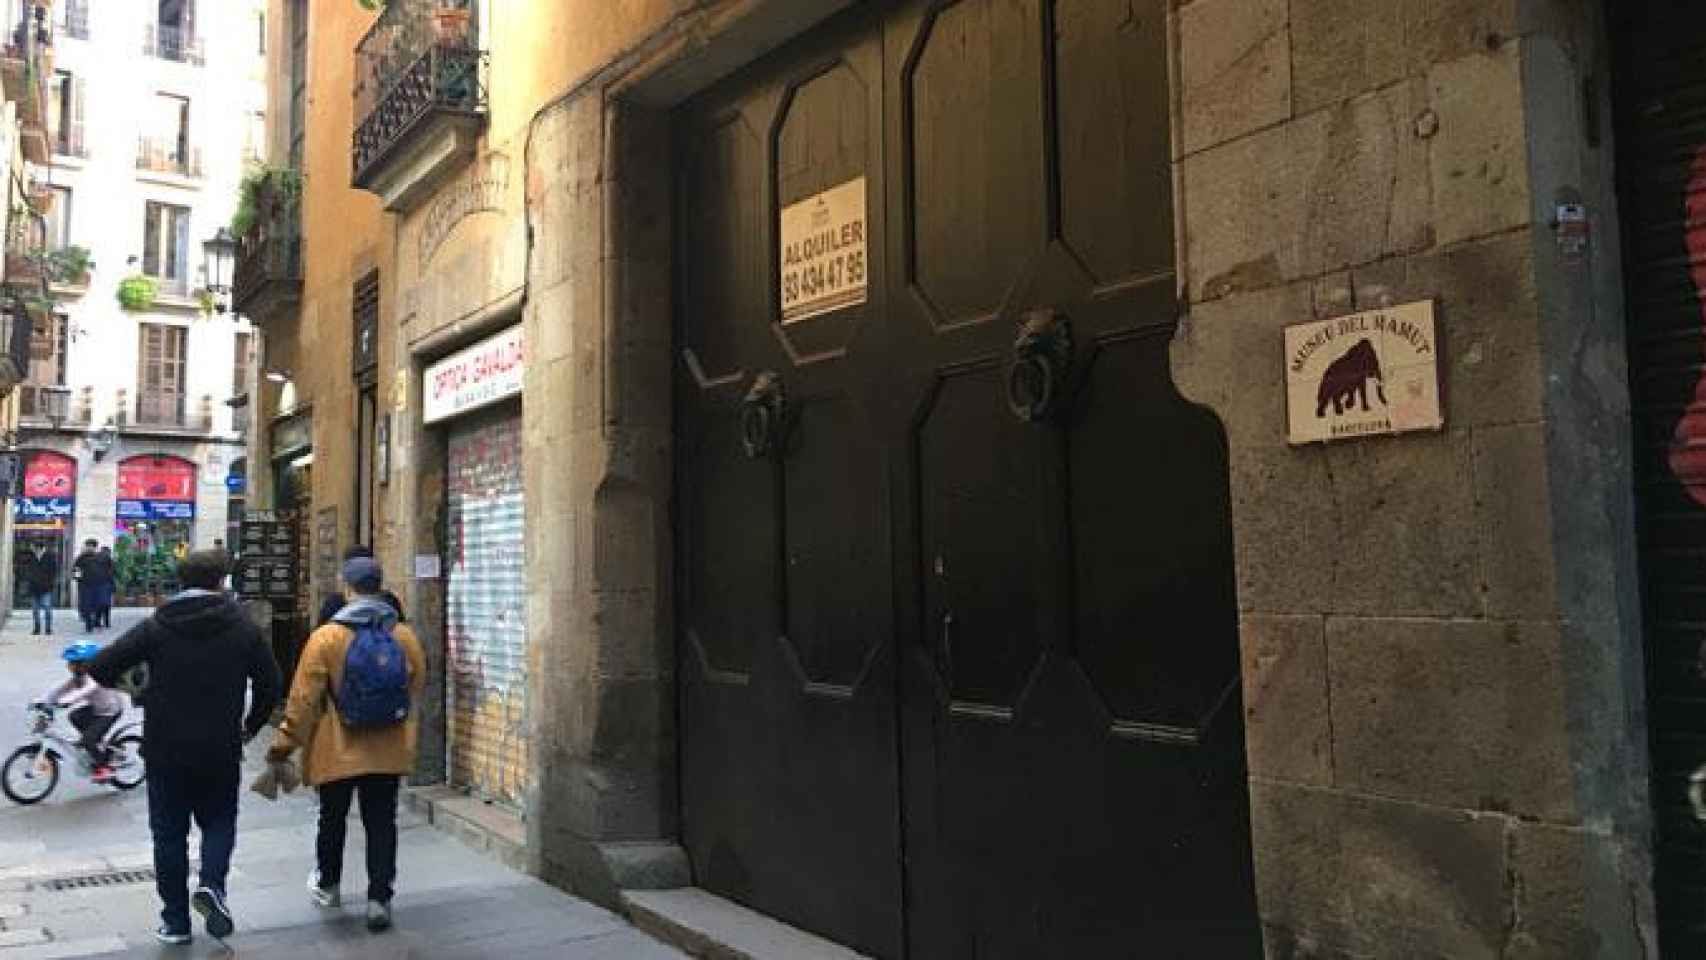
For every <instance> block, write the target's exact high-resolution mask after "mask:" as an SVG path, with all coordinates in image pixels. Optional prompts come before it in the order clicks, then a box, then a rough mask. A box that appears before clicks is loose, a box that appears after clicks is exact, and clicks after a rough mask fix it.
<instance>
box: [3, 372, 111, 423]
mask: <svg viewBox="0 0 1706 960" xmlns="http://www.w3.org/2000/svg"><path fill="white" fill-rule="evenodd" d="M90 393H91V388H89V387H84V388H83V389H82V390H81V391H80V392H79V393H78V394H77V395H76V396H73V395H72V393H71V388H69V387H56V386H49V385H44V384H39V383H26V384H24V385H23V386H21V387H19V388H18V416H19V418H20V419H22V420H23V422H24V423H26V424H29V425H31V426H45V427H53V428H56V429H57V428H59V427H62V426H65V427H87V426H89V424H90V422H91V420H92V419H93V416H92V414H93V410H92V409H91V408H90ZM56 413H57V416H56Z"/></svg>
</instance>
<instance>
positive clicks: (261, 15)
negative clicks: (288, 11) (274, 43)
mask: <svg viewBox="0 0 1706 960" xmlns="http://www.w3.org/2000/svg"><path fill="white" fill-rule="evenodd" d="M255 34H256V37H257V38H258V39H257V42H256V46H255V52H256V53H257V54H259V55H260V56H263V57H264V56H266V55H267V12H266V11H265V10H258V11H256V12H255Z"/></svg>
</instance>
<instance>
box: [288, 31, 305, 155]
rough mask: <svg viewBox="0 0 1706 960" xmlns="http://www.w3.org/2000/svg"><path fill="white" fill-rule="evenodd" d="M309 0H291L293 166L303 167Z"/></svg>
mask: <svg viewBox="0 0 1706 960" xmlns="http://www.w3.org/2000/svg"><path fill="white" fill-rule="evenodd" d="M307 103H308V0H290V169H292V170H301V169H302V150H303V144H304V142H305V141H306V140H307V136H308V123H307V119H308V117H307Z"/></svg>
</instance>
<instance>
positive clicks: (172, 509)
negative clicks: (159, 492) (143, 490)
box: [118, 500, 195, 520]
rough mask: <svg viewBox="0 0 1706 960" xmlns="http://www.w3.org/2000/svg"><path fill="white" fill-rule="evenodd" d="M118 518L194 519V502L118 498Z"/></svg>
mask: <svg viewBox="0 0 1706 960" xmlns="http://www.w3.org/2000/svg"><path fill="white" fill-rule="evenodd" d="M118 518H119V519H120V520H194V519H195V504H194V503H187V502H185V501H182V500H120V501H118Z"/></svg>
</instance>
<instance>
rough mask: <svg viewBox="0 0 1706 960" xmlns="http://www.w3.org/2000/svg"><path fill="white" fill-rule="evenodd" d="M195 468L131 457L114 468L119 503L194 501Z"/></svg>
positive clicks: (164, 459)
mask: <svg viewBox="0 0 1706 960" xmlns="http://www.w3.org/2000/svg"><path fill="white" fill-rule="evenodd" d="M195 481H196V469H195V464H193V463H191V462H189V461H188V460H180V459H178V458H177V457H132V458H130V459H129V460H126V461H124V462H123V463H121V464H119V465H118V499H120V500H174V501H180V502H193V501H194V500H195Z"/></svg>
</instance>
